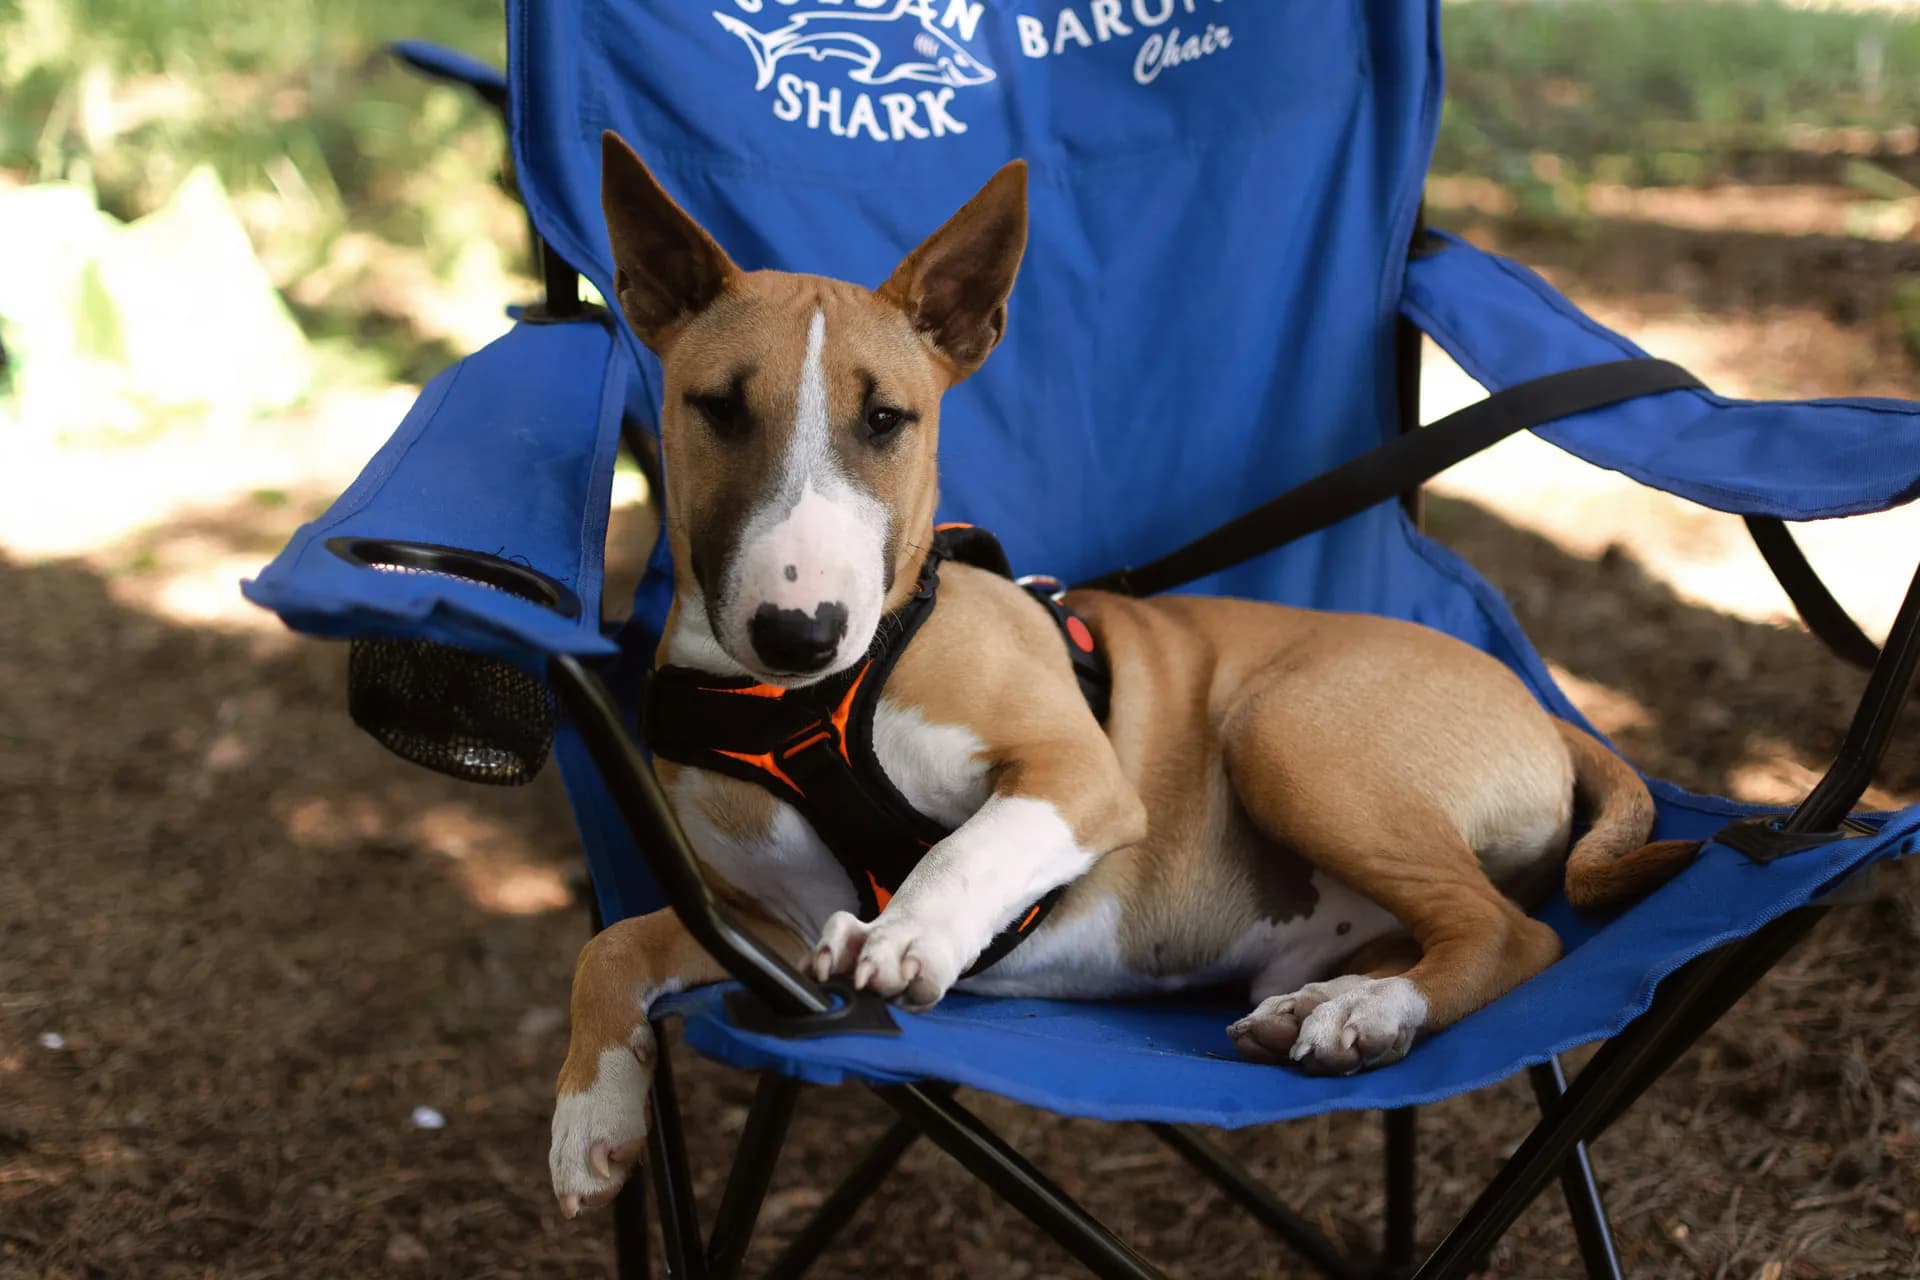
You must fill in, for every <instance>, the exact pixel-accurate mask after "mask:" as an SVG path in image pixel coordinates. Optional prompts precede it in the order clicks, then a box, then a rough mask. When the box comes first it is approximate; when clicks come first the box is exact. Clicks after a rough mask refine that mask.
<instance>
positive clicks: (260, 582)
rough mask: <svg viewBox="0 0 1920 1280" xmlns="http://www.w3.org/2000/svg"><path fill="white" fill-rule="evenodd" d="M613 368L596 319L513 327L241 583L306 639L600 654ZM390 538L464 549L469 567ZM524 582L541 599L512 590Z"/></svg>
mask: <svg viewBox="0 0 1920 1280" xmlns="http://www.w3.org/2000/svg"><path fill="white" fill-rule="evenodd" d="M628 369H629V362H628V361H627V359H626V356H625V354H624V352H622V351H621V350H620V348H619V347H618V346H617V345H616V344H615V343H614V341H613V335H612V333H611V332H610V331H609V330H608V328H607V327H606V326H605V325H604V324H601V323H597V322H595V321H592V320H583V321H578V322H574V323H569V324H530V323H522V324H520V325H518V326H516V327H515V328H514V329H513V330H512V331H511V332H509V333H508V334H506V335H505V336H504V337H502V338H500V339H498V340H497V341H495V342H493V343H492V344H490V345H489V346H487V347H486V348H484V349H482V350H481V351H479V352H476V353H475V354H474V355H471V356H469V357H467V358H466V359H465V360H462V361H461V362H460V363H459V364H457V365H455V366H453V367H452V368H451V369H448V370H446V371H444V372H442V373H441V374H440V375H439V376H438V377H436V378H434V379H433V381H431V382H429V383H428V384H427V386H426V388H425V390H423V391H422V392H421V395H420V398H419V399H418V400H417V401H415V402H414V406H413V408H412V410H411V411H410V412H409V413H408V414H407V416H406V418H405V419H404V420H403V421H402V422H401V423H400V426H399V428H398V429H397V430H396V431H395V432H394V434H393V436H392V438H391V439H389V440H388V441H387V443H386V444H385V445H384V446H383V447H382V448H381V449H380V451H379V452H378V453H377V454H375V455H374V457H373V460H372V461H371V462H369V463H368V464H367V466H366V469H365V470H364V471H362V472H361V474H360V476H359V478H358V479H356V480H355V481H354V482H353V484H352V485H351V486H349V487H348V489H347V491H346V492H345V493H343V494H341V495H340V497H339V498H338V499H337V500H336V501H335V502H334V504H333V506H332V507H330V508H329V509H328V510H327V512H326V514H325V515H323V516H321V517H320V518H319V519H318V520H316V521H314V522H313V523H311V524H308V525H305V526H303V527H302V528H301V529H300V531H299V532H298V533H296V534H295V535H294V537H293V540H292V541H291V542H289V543H288V544H287V546H286V548H285V549H284V550H282V551H281V553H280V554H279V555H278V556H277V557H275V559H274V561H273V563H271V564H269V565H268V566H267V567H266V568H265V569H263V570H262V571H261V573H260V575H259V577H257V578H254V579H252V580H250V581H248V582H245V583H242V584H241V589H242V591H243V592H244V593H245V594H246V597H247V598H248V599H249V600H251V601H253V602H254V603H255V604H258V605H261V606H263V607H265V608H268V609H272V610H273V611H275V612H276V613H278V614H279V615H280V616H281V618H282V619H283V620H284V621H285V622H286V623H287V625H288V626H290V627H292V628H294V629H295V630H297V631H304V632H310V633H312V634H315V635H322V636H336V637H339V636H362V635H378V636H386V637H409V638H416V639H422V640H431V641H435V642H438V643H442V644H449V645H454V646H457V647H460V648H464V649H470V650H474V651H477V652H481V653H486V654H490V655H492V656H495V657H500V658H505V659H508V660H510V661H514V662H516V663H518V664H520V665H521V666H523V667H527V668H529V669H532V670H536V671H537V670H542V669H544V666H545V662H546V659H547V658H548V657H550V656H551V655H554V654H563V653H565V654H578V655H608V654H612V653H614V652H615V646H614V645H613V643H612V642H611V641H610V640H608V639H607V638H606V637H605V636H604V635H603V634H602V632H601V627H600V590H601V582H602V577H603V571H604V565H603V563H602V560H603V557H604V554H605V544H606V528H607V515H608V508H609V505H610V500H611V489H612V483H613V466H614V458H615V454H616V451H617V450H618V447H619V442H620V418H621V412H622V408H623V406H624V403H625V399H626V391H627V379H628ZM394 544H425V545H427V546H430V547H435V548H451V549H454V550H456V551H457V552H461V553H467V554H468V555H470V556H476V557H478V560H477V567H478V570H479V571H478V572H467V571H465V570H463V569H462V568H461V567H460V566H459V565H458V564H454V565H451V566H449V565H447V564H445V563H443V562H441V561H438V560H436V559H435V558H434V556H433V553H417V554H416V553H406V551H405V548H404V547H403V548H402V549H401V552H399V553H396V552H395V551H394V549H393V548H394ZM369 562H371V563H369ZM502 566H504V567H502ZM454 574H457V575H460V576H450V575H454ZM529 575H533V576H529ZM541 579H544V580H545V582H546V583H547V584H551V586H552V587H553V588H557V590H554V591H553V592H552V594H553V596H554V597H555V600H554V601H549V602H545V603H543V602H541V601H539V600H537V599H530V598H525V596H526V595H536V596H537V595H540V594H542V590H543V589H542V588H541V585H540V580H541ZM522 583H530V584H533V585H534V587H535V590H534V591H532V592H524V591H523V590H522V588H521V585H520V584H522ZM569 597H570V598H571V599H572V600H573V601H575V602H576V607H573V608H571V609H569V608H568V607H567V604H566V601H567V599H568V598H569Z"/></svg>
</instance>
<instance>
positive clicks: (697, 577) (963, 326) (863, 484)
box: [601, 132, 1027, 684]
mask: <svg viewBox="0 0 1920 1280" xmlns="http://www.w3.org/2000/svg"><path fill="white" fill-rule="evenodd" d="M602 143H603V146H602V156H603V165H604V167H603V170H602V174H601V200H602V203H603V205H604V207H605V210H606V216H607V230H608V234H609V237H610V238H611V241H612V245H613V261H614V290H615V292H616V293H617V294H618V298H617V303H618V306H619V307H620V310H621V311H622V312H623V313H624V314H625V316H626V318H627V322H628V323H629V324H631V325H632V326H633V331H634V333H635V334H637V335H638V336H639V338H640V340H641V341H642V342H644V343H646V344H647V346H649V347H650V348H652V349H653V351H654V352H655V354H657V355H658V356H659V357H660V363H661V367H662V368H663V370H664V371H665V376H666V386H665V394H664V403H663V405H662V407H661V419H660V430H661V440H662V450H663V454H664V459H663V461H664V465H665V474H666V483H667V493H666V507H667V515H668V521H667V530H668V536H669V538H671V540H672V547H673V556H674V562H675V565H676V573H677V575H678V576H677V581H676V583H675V586H676V589H677V592H678V596H679V603H680V608H681V609H682V610H690V609H697V610H700V611H701V613H702V614H703V616H704V618H705V621H706V624H707V626H708V627H710V628H711V631H712V635H713V639H714V640H715V641H716V642H717V643H718V645H719V646H720V648H721V649H722V650H723V651H724V652H725V653H726V655H727V656H728V657H730V658H731V659H732V660H733V661H734V662H736V663H738V664H739V665H740V666H741V667H743V668H745V669H746V670H747V671H749V672H751V673H752V674H754V675H755V676H758V677H760V678H761V679H763V680H766V681H768V682H771V683H778V684H800V683H805V682H807V681H810V680H815V679H820V678H822V677H824V676H826V675H829V674H831V673H833V672H836V671H840V670H843V669H845V668H846V667H849V666H851V665H852V664H853V663H854V662H856V661H857V660H859V658H860V657H861V656H862V655H864V654H865V653H866V652H867V649H868V646H869V645H870V644H871V642H872V640H873V634H874V630H875V628H876V627H878V626H879V624H880V620H881V618H882V617H884V616H885V615H886V613H887V612H888V611H889V610H891V609H892V608H895V607H897V606H898V605H899V604H901V603H902V602H904V601H905V599H906V598H907V596H908V595H909V594H911V592H912V591H913V588H914V581H915V578H916V576H917V574H918V572H919V567H920V563H921V560H922V559H923V558H924V556H925V551H926V543H927V539H928V538H929V537H930V536H931V533H932V526H933V508H934V502H935V499H936V496H937V493H936V489H937V481H936V475H935V465H934V456H935V449H936V445H937V443H938V436H939V422H940V396H941V394H942V393H943V392H945V391H946V389H947V388H948V387H950V386H952V385H954V384H955V383H957V382H959V381H960V380H961V379H963V378H965V377H966V376H967V375H969V374H971V373H972V372H973V371H974V370H975V369H978V368H979V367H980V365H981V362H982V361H984V360H985V359H986V358H987V354H988V352H990V351H992V350H993V347H994V345H995V344H996V343H998V342H999V340H1000V336H1001V334H1002V333H1003V332H1004V331H1005V329H1006V323H1007V295H1008V294H1009V293H1010V292H1011V291H1012V289H1013V281H1014V276H1015V273H1016V272H1017V271H1018V270H1019V266H1020V258H1021V255H1022V254H1023V253H1024V252H1025V249H1026V241H1027V188H1026V166H1025V165H1024V164H1023V163H1021V162H1019V161H1015V162H1014V163H1012V164H1010V165H1008V166H1007V167H1006V168H1004V169H1002V170H1001V171H1000V172H999V173H998V174H996V175H994V177H993V179H992V180H991V181H989V182H988V183H987V185H986V186H985V187H984V188H982V189H981V191H980V193H979V194H978V195H976V196H974V198H973V199H972V200H971V201H969V202H968V203H967V205H966V206H965V207H964V208H962V209H961V210H960V211H959V212H958V213H956V214H954V216H953V217H952V218H950V219H949V220H948V221H947V224H946V225H945V226H943V227H941V228H940V229H939V230H938V231H936V232H934V233H933V235H932V236H931V237H929V238H928V239H927V241H926V242H925V243H924V244H922V245H921V246H920V247H919V248H918V249H915V250H914V251H913V252H912V253H910V254H908V255H907V257H906V260H905V261H903V262H902V263H901V264H900V266H899V267H898V268H897V269H896V270H895V271H894V273H893V275H892V276H891V277H890V278H889V279H888V280H887V282H886V283H885V284H883V285H881V286H880V287H879V288H878V289H875V290H868V289H864V288H861V287H860V286H858V285H852V284H846V283H843V282H841V281H838V280H827V279H823V278H821V277H819V276H803V275H789V274H786V273H784V272H777V271H742V270H740V269H739V268H738V267H736V266H734V264H733V262H732V261H731V260H730V259H729V258H728V257H727V255H726V253H725V252H724V251H723V250H722V249H721V248H720V246H719V245H718V244H716V243H715V242H714V240H713V238H712V237H711V236H709V235H708V234H707V233H706V232H705V231H704V230H702V229H701V228H700V226H699V225H698V224H697V223H695V222H694V221H693V219H692V218H690V217H688V216H687V214H686V212H685V211H684V210H682V209H681V208H680V206H679V205H677V204H675V203H674V202H673V200H672V198H671V197H669V196H668V195H667V194H666V192H665V191H663V190H662V189H661V187H660V184H659V183H658V182H656V181H655V180H654V177H653V175H652V174H651V173H649V172H648V171H647V168H646V166H645V165H643V164H642V163H641V162H640V159H639V157H637V156H636V155H634V153H633V151H632V150H631V149H630V148H629V147H628V146H627V145H626V143H624V142H622V141H621V140H620V139H619V138H618V137H617V136H616V135H614V134H613V133H611V132H609V133H607V134H606V135H605V137H604V138H603V140H602Z"/></svg>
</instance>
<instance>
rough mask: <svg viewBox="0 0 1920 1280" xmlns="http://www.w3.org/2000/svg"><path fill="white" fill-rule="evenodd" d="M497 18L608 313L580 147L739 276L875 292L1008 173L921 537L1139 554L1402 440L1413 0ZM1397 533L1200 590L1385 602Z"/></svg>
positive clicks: (1417, 179) (550, 194)
mask: <svg viewBox="0 0 1920 1280" xmlns="http://www.w3.org/2000/svg"><path fill="white" fill-rule="evenodd" d="M510 24H511V41H510V54H509V57H510V75H511V79H512V90H513V102H512V112H513V146H514V156H515V163H516V166H517V169H518V178H519V181H520V184H521V187H522V190H523V192H524V194H525V196H526V198H527V202H528V205H529V208H530V210H531V211H532V214H533V216H534V219H535V221H536V224H537V225H538V227H539V228H540V230H541V232H542V233H543V234H544V235H545V236H546V237H547V238H548V239H549V240H551V241H552V242H553V243H554V244H555V245H556V247H557V248H558V249H559V251H560V252H561V253H562V254H563V255H564V256H565V257H567V258H568V260H569V261H571V262H573V263H575V264H577V265H578V266H579V267H580V268H581V269H582V270H583V271H584V272H585V274H586V275H588V276H589V277H590V278H591V279H593V280H594V281H595V283H596V284H597V285H598V286H599V287H600V288H601V290H602V291H603V292H605V291H606V290H607V287H608V277H609V274H610V268H609V263H608V260H607V248H606V233H605V228H604V224H603V222H602V219H601V214H600V206H599V172H598V169H599V134H600V131H601V130H602V129H603V128H609V127H611V128H614V129H617V130H619V131H620V132H621V133H622V134H623V135H624V136H625V137H626V138H627V139H628V140H629V141H630V142H632V143H633V144H634V146H635V147H636V148H637V149H638V150H639V152H640V153H641V155H642V156H643V157H644V158H645V159H646V160H647V162H648V163H649V164H650V165H651V166H652V167H653V168H654V170H655V171H656V172H657V173H658V174H659V175H660V177H661V180H662V181H663V182H664V183H665V184H666V185H667V187H668V188H669V189H670V190H671V191H672V193H673V194H674V195H675V196H676V197H677V198H678V199H680V200H681V201H682V202H683V203H684V204H685V205H686V206H687V208H688V209H689V210H690V211H692V212H693V214H694V215H695V216H696V217H698V218H699V219H700V221H701V222H702V223H704V224H705V225H706V226H707V227H708V228H709V229H710V230H711V231H712V232H713V233H714V235H715V236H716V237H717V238H718V239H719V240H720V242H721V243H722V244H723V245H724V246H725V247H726V248H727V250H728V251H729V252H730V253H731V254H732V255H733V256H734V258H735V259H736V260H737V261H739V262H740V263H741V264H742V265H743V266H748V267H778V268H782V269H786V270H803V271H812V272H818V273H821V274H826V275H834V276H840V277H844V278H847V279H851V280H855V281H859V282H862V283H867V284H877V283H878V282H879V281H881V280H882V279H884V278H885V277H886V276H887V274H888V273H889V272H890V271H891V269H892V268H893V266H894V264H895V263H896V262H897V260H898V259H899V258H900V257H901V256H902V255H903V254H904V253H905V252H906V251H907V250H908V249H910V248H911V247H912V246H913V245H914V244H916V243H917V242H918V241H919V240H920V239H921V238H922V237H923V236H924V235H926V234H927V233H928V232H929V231H931V230H932V229H933V228H934V227H936V226H938V225H939V224H940V222H942V221H943V220H944V219H945V218H946V216H947V215H948V214H949V213H951V212H952V211H953V210H954V209H955V208H957V207H958V206H959V205H960V204H961V203H962V202H963V201H964V200H965V199H966V198H967V197H968V196H969V195H971V194H972V193H973V191H974V190H975V189H976V188H977V187H978V186H979V185H980V184H981V183H982V182H983V181H984V180H985V179H986V178H987V177H988V176H989V175H990V174H991V173H992V172H993V171H994V170H995V169H996V168H997V167H998V166H999V165H1000V164H1002V163H1004V162H1005V161H1006V160H1008V159H1009V158H1012V157H1015V156H1024V157H1025V158H1026V159H1027V160H1028V161H1029V162H1030V164H1031V165H1032V180H1031V191H1032V214H1033V218H1032V228H1033V230H1032V240H1031V245H1030V248H1029V251H1028V255H1027V258H1026V265H1025V267H1024V268H1023V270H1022V274H1021V277H1020V282H1019V285H1018V288H1017V289H1016V291H1015V293H1014V298H1013V304H1012V316H1011V322H1010V327H1009V333H1008V337H1007V340H1006V342H1005V343H1004V344H1003V345H1002V347H1001V348H1000V350H999V351H997V352H996V353H995V354H994V356H993V357H992V359H991V360H990V361H989V362H988V364H987V367H986V369H985V370H984V371H983V372H982V373H981V374H980V375H978V376H976V377H975V378H974V379H973V380H972V381H970V382H968V383H966V384H965V385H963V386H962V387H960V388H958V389H957V390H956V391H955V392H953V393H952V394H951V395H950V396H949V397H948V401H947V405H946V408H945V411H944V421H943V436H942V457H943V494H944V502H943V508H942V514H943V516H944V517H945V518H952V519H965V520H971V521H974V522H976V523H979V524H982V525H985V526H987V527H989V528H991V529H993V530H994V531H995V532H997V533H998V534H1000V535H1001V537H1002V538H1003V540H1004V541H1005V542H1006V544H1007V546H1008V549H1009V551H1010V552H1011V554H1012V556H1013V559H1014V562H1015V565H1016V568H1017V569H1019V570H1021V571H1046V572H1051V573H1055V574H1058V575H1060V576H1062V577H1065V578H1075V577H1079V576H1085V575H1090V574H1092V573H1094V572H1097V571H1101V570H1105V569H1108V568H1111V567H1114V566H1115V565H1118V564H1122V563H1134V562H1139V561H1142V560H1145V559H1148V558H1150V557H1152V556H1153V555H1155V554H1158V553H1160V552H1162V551H1165V550H1167V549H1169V548H1170V547H1172V546H1174V545H1176V544H1178V543H1180V542H1182V541H1185V540H1186V539H1188V538H1190V537H1192V536H1194V535H1197V534H1199V533H1201V532H1203V531H1205V530H1206V529H1208V528H1211V527H1212V526H1213V525H1215V524H1217V523H1219V522H1220V521H1221V520H1223V519H1225V518H1227V517H1228V516H1231V515H1233V514H1236V513H1238V512H1239V511H1241V510H1243V509H1245V508H1247V507H1250V506H1253V505H1254V504H1256V503H1257V502H1259V501H1261V500H1263V499H1265V498H1268V497H1271V496H1272V495H1273V494H1275V493H1277V492H1279V491H1280V490H1282V489H1283V488H1285V487H1286V486H1287V485H1289V484H1291V483H1293V482H1295V481H1298V480H1301V479H1303V478H1306V477H1307V476H1310V475H1312V474H1314V473H1316V472H1318V471H1320V470H1323V469H1325V468H1326V467H1328V466H1330V465H1332V464H1334V463H1336V462H1338V461H1341V460H1343V459H1345V458H1347V457H1350V456H1352V455H1353V454H1355V453H1358V452H1360V451H1361V450H1363V449H1365V448H1368V447H1370V446H1371V445H1373V444H1376V443H1378V442H1379V441H1380V440H1381V439H1382V438H1383V436H1384V435H1386V434H1387V433H1389V432H1391V431H1392V430H1393V423H1394V410H1393V405H1394V389H1393V365H1392V334H1393V317H1394V314H1395V307H1396V303H1397V300H1398V297H1399V293H1400V286H1401V275H1402V269H1403V265H1404V260H1405V252H1406V246H1407V243H1408V238H1409V235H1410V233H1411V229H1412V226H1413V221H1414V218H1415V216H1416V211H1417V208H1418V202H1419V199H1420V189H1421V182H1422V179H1423V177H1424V174H1425V171H1426V165H1427V160H1428V154H1429V150H1430V146H1431V140H1432V135H1433V130H1434V125H1435V121H1436V119H1437V116H1438V110H1439V89H1440V83H1439V81H1440V73H1439V54H1438V39H1437V35H1436V28H1437V0H567V2H566V3H559V2H557V0H548V2H544V3H532V2H529V0H517V2H516V3H513V4H511V5H510ZM635 350H636V355H638V356H639V358H640V361H641V369H642V372H641V379H642V390H643V391H644V393H645V394H646V395H647V396H648V397H649V398H650V400H652V402H653V403H657V399H653V398H654V397H657V394H658V393H657V386H658V381H657V379H658V372H657V369H655V368H653V367H652V366H651V358H650V357H647V356H645V355H644V354H642V353H639V352H638V348H637V346H636V348H635ZM1396 519H1397V516H1396V515H1395V514H1393V513H1391V512H1386V511H1379V512H1375V513H1372V516H1371V517H1366V518H1362V519H1361V520H1358V521H1355V522H1350V524H1349V525H1348V526H1344V527H1343V528H1342V529H1340V530H1338V531H1335V532H1334V533H1333V534H1331V535H1330V536H1329V535H1322V536H1320V537H1317V538H1315V539H1312V540H1309V541H1308V542H1305V543H1302V544H1300V545H1297V546H1295V547H1293V548H1289V549H1288V550H1287V551H1286V552H1284V553H1282V554H1280V555H1277V556H1272V557H1268V558H1267V559H1266V560H1264V561H1262V562H1260V563H1258V564H1256V565H1252V566H1246V567H1243V568H1242V569H1240V570H1236V571H1234V572H1233V573H1231V574H1228V575H1222V576H1221V577H1220V578H1217V579H1214V580H1211V581H1209V582H1207V583H1204V584H1200V585H1201V586H1203V587H1205V588H1208V589H1213V590H1228V591H1232V592H1234V593H1236V594H1246V595H1258V596H1266V597H1269V598H1280V599H1290V600H1295V601H1298V602H1302V603H1315V604H1320V605H1324V606H1334V607H1348V608H1372V609H1386V610H1388V611H1399V610H1398V609H1397V608H1395V601H1394V595H1395V584H1394V582H1393V581H1392V579H1393V578H1394V577H1395V576H1396V570H1394V569H1393V568H1392V567H1391V563H1390V562H1391V561H1392V559H1393V557H1391V556H1389V555H1386V554H1384V553H1378V554H1375V553H1372V552H1370V550H1369V547H1370V546H1371V545H1374V544H1379V543H1382V542H1384V541H1388V540H1390V539H1388V538H1384V537H1383V534H1385V533H1386V530H1387V522H1390V521H1393V520H1396Z"/></svg>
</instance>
